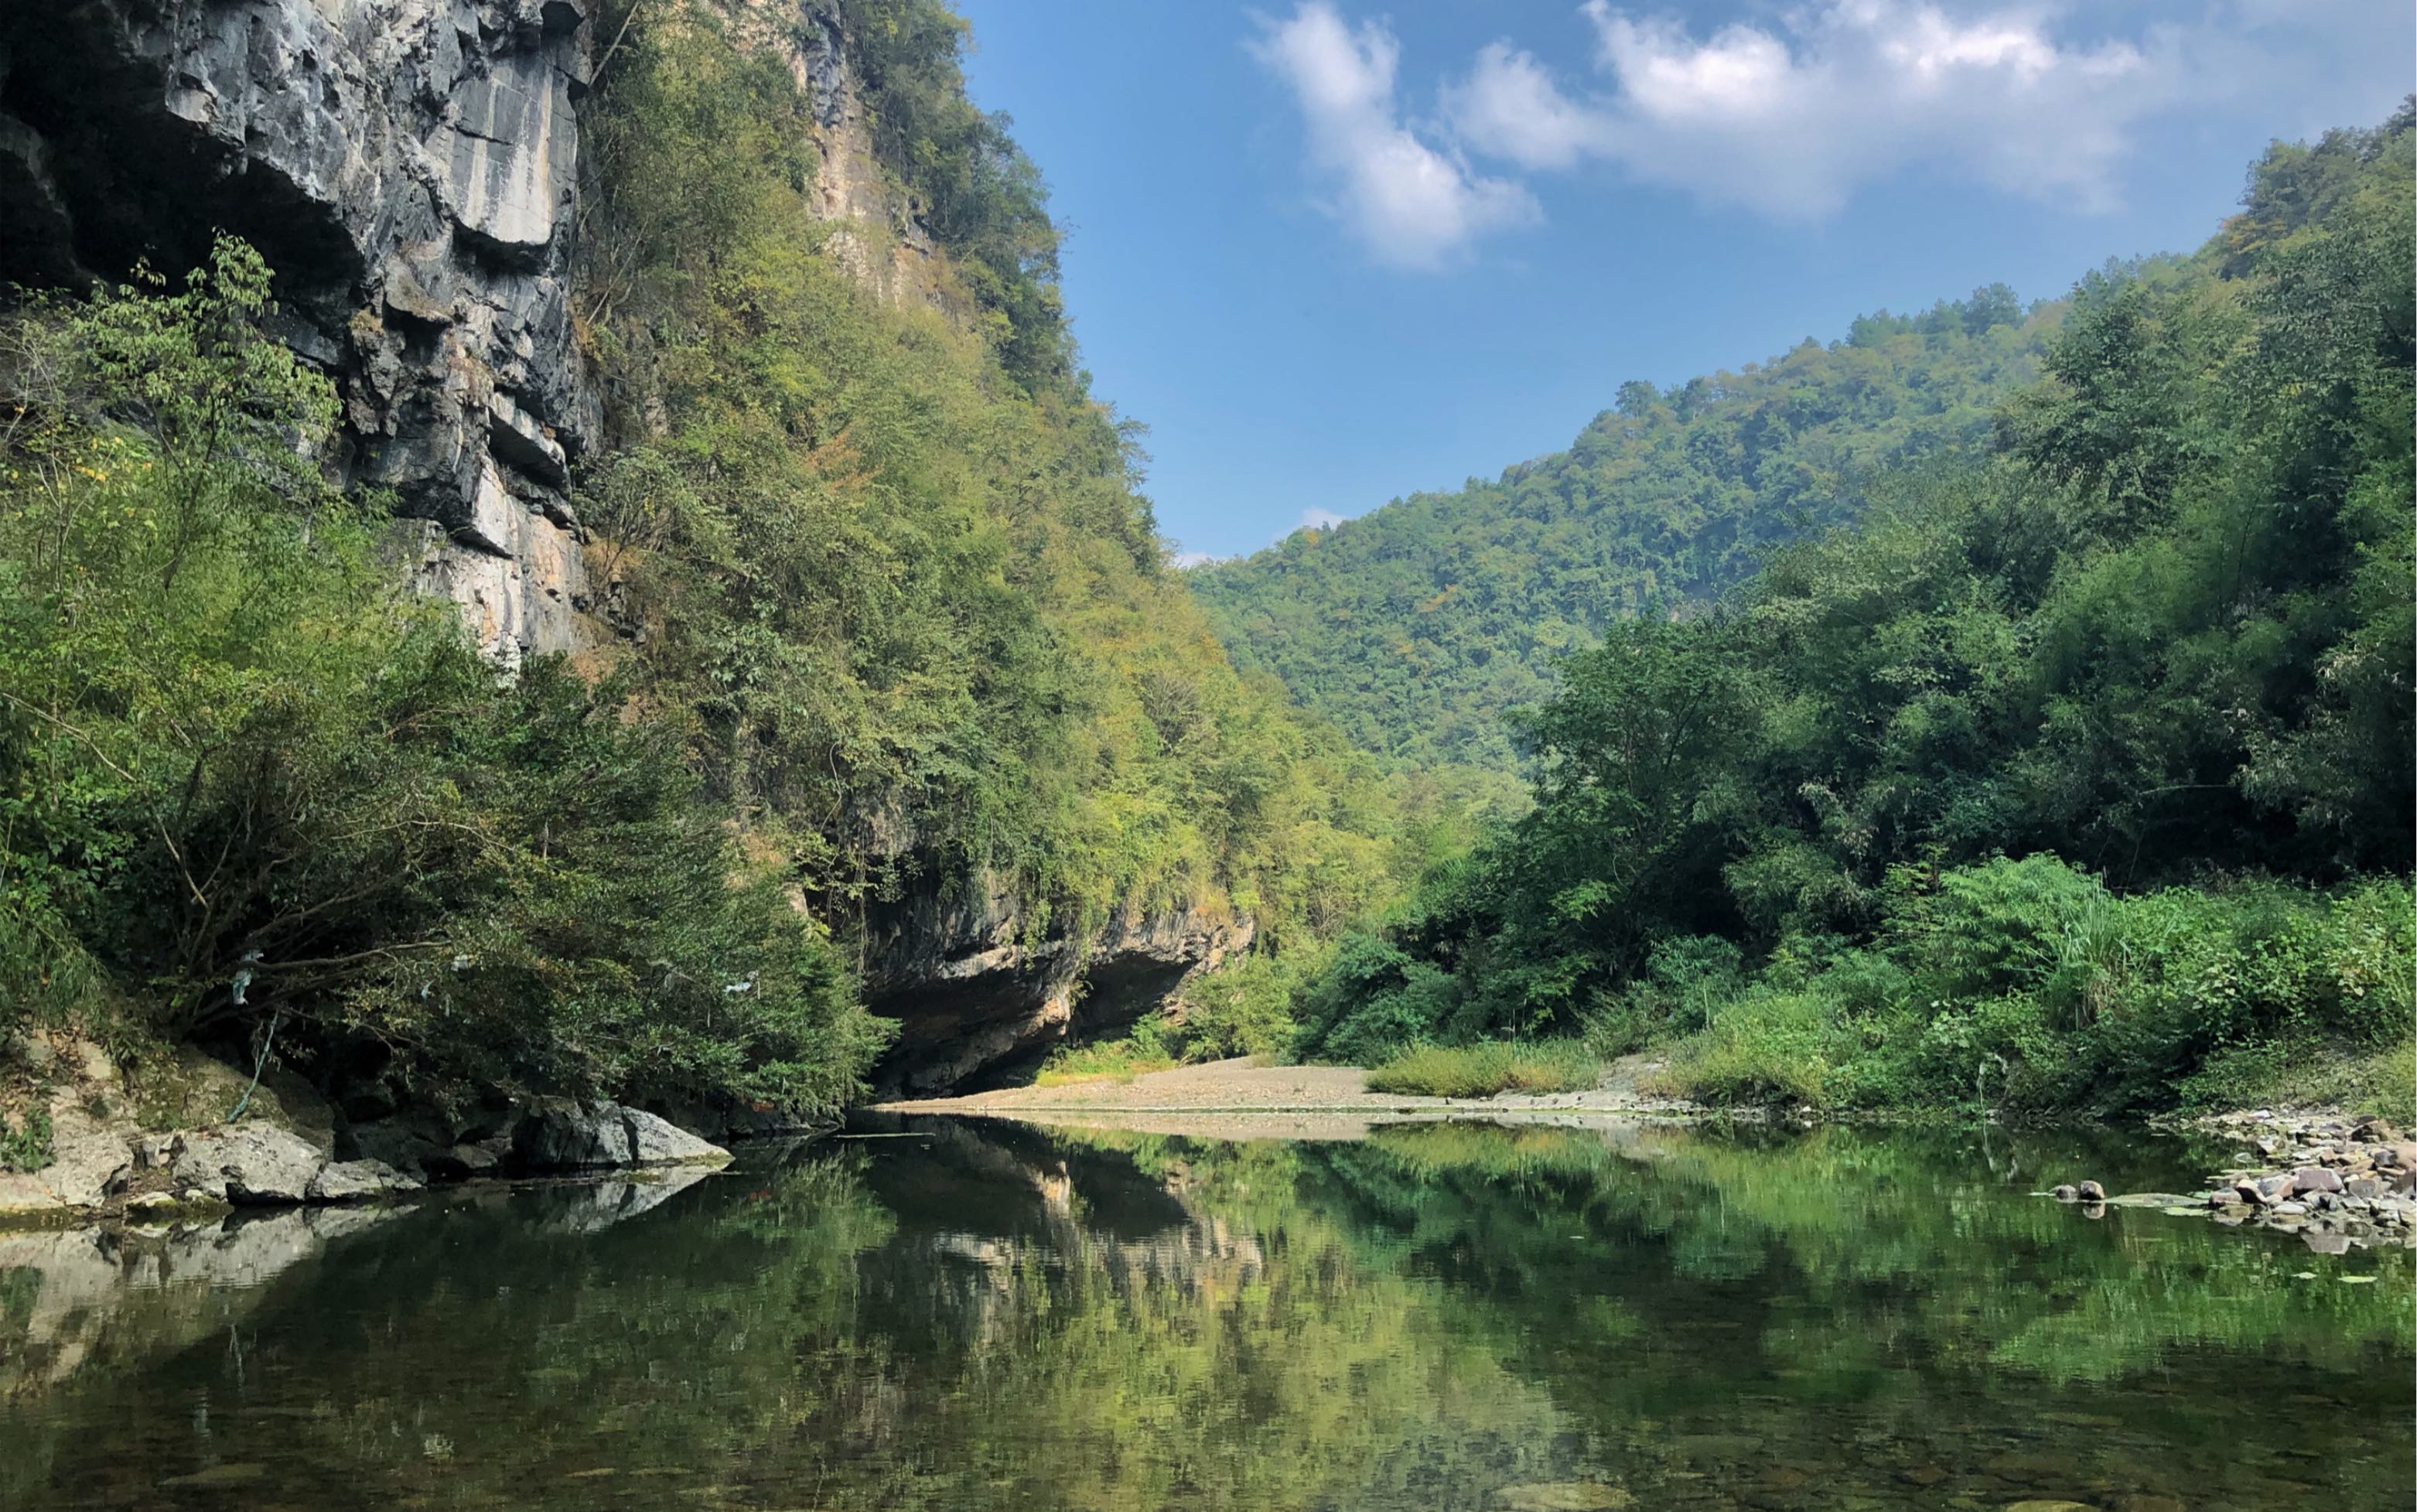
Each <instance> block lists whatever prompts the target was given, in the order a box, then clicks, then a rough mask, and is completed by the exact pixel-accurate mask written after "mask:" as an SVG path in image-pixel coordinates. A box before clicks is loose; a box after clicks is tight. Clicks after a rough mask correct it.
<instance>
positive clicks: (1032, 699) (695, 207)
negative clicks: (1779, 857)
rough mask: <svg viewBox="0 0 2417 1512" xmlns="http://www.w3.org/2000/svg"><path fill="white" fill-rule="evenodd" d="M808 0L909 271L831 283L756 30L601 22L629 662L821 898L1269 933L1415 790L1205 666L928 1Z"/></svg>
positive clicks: (1226, 669)
mask: <svg viewBox="0 0 2417 1512" xmlns="http://www.w3.org/2000/svg"><path fill="white" fill-rule="evenodd" d="M844 10H845V14H846V16H847V17H848V18H849V19H848V29H847V37H846V41H847V46H848V48H849V50H850V51H849V57H850V60H851V64H852V67H854V68H857V69H858V70H859V71H860V72H861V74H862V75H863V77H864V80H865V88H866V92H867V93H866V104H867V110H868V112H869V113H870V114H871V115H872V117H873V119H874V126H875V131H874V141H875V145H876V147H877V149H878V151H879V153H880V156H881V159H882V162H883V165H884V166H885V167H886V168H887V169H888V170H889V172H891V173H892V174H895V175H896V176H897V177H898V178H899V179H900V180H901V181H902V183H903V184H904V187H905V189H907V190H909V191H910V199H911V204H912V205H913V207H914V210H915V213H916V214H918V215H920V217H922V218H923V219H924V220H925V221H926V222H927V223H928V225H929V228H930V229H931V230H932V232H933V233H934V237H935V248H936V249H935V251H934V252H933V253H932V254H931V259H930V261H929V262H928V263H927V264H924V265H921V268H920V279H921V280H922V281H925V282H927V283H928V286H929V288H928V292H929V295H930V297H929V298H921V297H917V296H916V295H915V294H914V293H912V292H909V293H907V294H906V295H904V296H902V297H900V298H899V299H897V300H896V302H894V303H893V302H889V301H886V300H885V299H884V298H883V297H882V291H881V290H879V289H876V288H870V287H868V286H867V284H868V280H866V279H864V278H863V277H861V276H860V274H859V268H858V263H859V260H860V259H862V258H863V257H865V256H867V255H876V256H881V257H886V256H887V255H888V251H887V250H886V249H882V248H881V247H879V246H878V245H877V243H878V242H879V238H880V236H881V235H882V234H883V233H882V228H880V227H879V226H874V227H867V226H864V225H863V224H861V223H857V222H842V223H834V222H831V221H828V220H826V219H822V218H821V217H820V216H819V215H818V213H817V211H818V202H817V200H816V197H815V195H816V190H815V189H814V186H813V181H812V171H813V158H814V154H813V152H812V151H811V150H807V149H802V148H801V146H800V144H801V143H802V142H803V141H804V139H805V132H806V130H807V129H808V126H809V122H808V121H807V110H806V106H805V103H804V101H803V99H802V97H801V96H800V94H799V92H798V86H797V84H796V83H795V81H794V80H793V78H792V76H791V74H790V73H789V71H788V67H787V64H786V62H785V60H784V59H783V58H782V57H781V56H780V55H778V53H775V52H771V51H767V50H763V49H760V48H756V47H752V46H749V45H742V41H743V38H742V37H741V36H740V35H738V34H737V32H735V31H734V29H733V28H734V25H735V23H729V22H725V21H724V20H722V19H721V18H719V17H718V16H717V15H716V13H714V12H713V11H712V10H710V9H709V8H682V9H676V10H671V11H666V12H662V13H660V14H658V15H656V16H654V17H653V18H651V19H650V20H649V21H648V22H647V23H646V24H644V25H643V26H642V27H641V28H639V29H638V30H636V31H633V32H632V34H631V39H630V41H629V42H628V44H627V45H626V47H625V49H624V51H623V53H621V54H620V55H619V56H618V57H617V58H616V61H615V62H614V65H613V67H612V69H611V70H610V72H609V73H608V74H607V76H606V77H605V79H604V81H603V83H602V85H601V87H600V92H599V95H598V98H597V100H596V102H595V105H594V107H593V109H592V112H591V114H590V117H589V121H588V129H589V135H588V142H589V151H588V153H587V159H586V160H587V161H588V163H589V165H590V169H591V172H592V174H593V180H592V183H591V185H590V187H589V199H588V203H589V204H590V205H591V207H592V218H593V226H592V234H591V239H592V240H593V242H594V243H595V245H596V247H597V249H598V251H597V252H596V254H595V256H594V259H593V262H592V265H591V266H590V268H589V269H588V270H587V272H586V276H585V288H586V291H587V299H586V309H587V310H588V312H589V314H588V329H589V333H590V337H591V340H592V341H593V344H594V347H595V350H596V352H597V354H598V355H599V357H600V361H601V364H602V367H603V370H604V372H605V374H606V378H607V385H608V393H609V395H610V397H611V401H612V405H611V416H610V419H611V431H612V433H613V436H614V438H615V442H616V446H615V448H614V450H613V451H612V453H611V455H609V456H608V457H606V458H604V459H603V460H602V461H601V462H600V464H599V465H598V466H597V467H596V468H594V469H593V470H592V471H591V472H590V473H589V475H588V480H587V488H586V495H585V499H584V500H583V502H582V511H583V514H584V516H585V519H586V521H587V522H588V523H589V524H590V525H592V526H593V527H595V529H596V530H597V532H598V534H599V536H600V538H601V540H602V542H603V543H604V544H603V545H602V546H601V547H600V562H599V566H600V570H601V571H602V572H603V573H604V574H605V575H606V576H607V577H608V578H609V579H611V580H613V581H615V582H616V583H617V585H618V587H617V592H618V594H619V595H620V613H621V615H622V617H623V619H624V622H625V624H626V625H627V626H628V627H630V629H631V632H632V633H633V636H634V640H633V642H632V643H631V647H630V651H629V655H628V656H627V658H625V665H626V667H627V669H628V672H629V673H630V675H631V678H632V680H633V687H634V688H636V690H637V693H638V696H639V698H640V700H641V702H642V703H644V704H645V705H646V707H647V708H649V709H650V710H653V711H656V712H658V713H659V714H660V715H661V717H662V718H666V719H669V720H673V721H675V722H676V723H678V724H679V725H680V727H681V728H682V730H683V732H684V735H685V739H686V741H687V745H688V750H689V754H690V759H691V761H692V764H694V765H695V767H696V768H697V769H698V770H699V771H700V772H701V773H702V774H703V779H704V783H705V792H706V794H707V796H708V797H709V798H710V799H711V800H712V801H713V802H715V803H716V804H718V805H720V806H721V807H722V810H723V811H724V812H725V813H727V814H729V815H730V816H731V817H732V818H733V819H734V820H735V822H736V824H737V827H738V828H739V829H740V830H741V831H743V832H744V834H745V835H746V837H747V842H748V844H749V846H750V848H751V851H752V853H754V854H762V855H765V856H768V857H772V858H777V862H778V864H779V865H781V866H783V868H785V869H786V870H787V874H788V875H790V876H791V877H792V878H793V879H794V880H795V881H796V882H797V883H798V885H800V887H801V888H802V889H803V891H804V893H805V896H806V897H807V899H808V900H810V901H811V903H812V904H813V908H814V909H815V911H816V913H817V915H819V916H821V917H824V918H827V919H828V920H830V921H832V922H833V924H834V925H835V926H836V927H839V928H842V929H846V928H848V927H850V926H852V925H854V924H855V923H857V922H858V921H859V920H860V919H862V918H864V917H866V916H867V915H869V914H871V913H873V912H874V911H876V910H878V909H879V908H881V907H882V906H883V905H885V904H887V903H889V902H892V901H895V900H899V899H901V898H903V897H904V896H906V895H907V894H908V893H910V892H911V891H915V890H945V889H948V888H951V887H958V886H965V885H973V884H974V882H975V881H976V879H980V878H995V879H997V880H998V881H1000V882H1001V883H1002V884H1003V885H1005V886H1006V887H1007V888H1008V889H1009V890H1010V892H1011V894H1012V895H1013V896H1015V897H1016V898H1017V899H1019V900H1021V901H1022V902H1023V904H1024V905H1026V915H1027V917H1028V919H1029V922H1030V927H1031V929H1032V930H1035V931H1036V932H1038V931H1042V930H1050V931H1065V932H1072V933H1075V934H1078V935H1079V934H1081V933H1083V932H1085V931H1087V930H1091V929H1093V928H1095V927H1097V926H1098V925H1100V924H1101V923H1102V922H1103V921H1104V920H1105V919H1107V918H1108V917H1110V916H1111V915H1115V914H1116V913H1117V912H1119V911H1123V912H1126V913H1128V914H1144V913H1148V912H1152V911H1156V910H1162V909H1167V908H1172V907H1177V906H1192V907H1197V908H1201V909H1204V910H1207V911H1209V912H1211V913H1214V912H1216V911H1219V910H1231V911H1233V912H1235V913H1240V914H1248V915H1253V916H1254V918H1255V919H1256V921H1257V923H1258V925H1259V927H1260V929H1261V931H1262V938H1263V942H1264V944H1265V945H1267V947H1268V948H1270V949H1277V950H1281V949H1286V948H1292V947H1295V946H1300V947H1306V946H1308V945H1310V944H1311V942H1312V941H1313V940H1314V939H1315V937H1317V936H1319V935H1322V934H1325V933H1329V932H1331V931H1332V930H1336V929H1338V928H1340V927H1342V926H1343V925H1345V924H1346V923H1348V922H1350V921H1352V920H1354V919H1355V918H1358V917H1360V916H1361V915H1363V914H1365V913H1366V912H1367V911H1368V910H1369V909H1370V908H1371V907H1372V906H1373V905H1374V904H1375V903H1376V902H1377V901H1379V900H1381V899H1383V898H1384V897H1385V896H1387V894H1388V892H1389V890H1390V889H1392V888H1394V887H1396V886H1397V885H1398V884H1397V883H1395V882H1394V881H1393V879H1394V878H1395V877H1397V876H1406V875H1408V874H1410V873H1411V872H1412V871H1413V870H1414V869H1415V868H1416V867H1417V866H1418V865H1419V864H1421V862H1422V861H1423V860H1424V859H1425V856H1424V854H1423V853H1422V852H1421V849H1420V847H1421V844H1422V843H1423V841H1422V840H1421V839H1420V833H1421V832H1419V831H1417V830H1416V828H1415V826H1412V827H1411V829H1409V830H1407V831H1406V830H1405V818H1406V815H1407V816H1409V817H1413V818H1414V817H1415V816H1416V810H1417V809H1419V808H1420V806H1421V803H1422V802H1423V801H1424V800H1422V799H1421V798H1420V797H1419V796H1418V792H1417V791H1415V790H1414V789H1413V786H1412V785H1410V784H1407V783H1394V782H1389V781H1387V780H1383V779H1380V777H1379V774H1378V773H1377V771H1376V767H1375V765H1374V764H1373V763H1372V762H1370V761H1369V759H1368V758H1367V757H1365V756H1363V755H1361V754H1360V753H1358V752H1356V751H1354V750H1353V749H1351V748H1349V747H1348V745H1347V744H1346V743H1345V741H1344V740H1343V739H1342V738H1341V737H1340V735H1338V734H1337V733H1334V732H1333V731H1332V730H1331V729H1330V728H1329V727H1327V726H1326V725H1324V724H1322V723H1319V722H1315V721H1312V720H1308V719H1304V718H1299V717H1297V716H1296V715H1295V714H1294V713H1293V712H1292V711H1291V710H1290V709H1289V708H1288V707H1287V705H1286V702H1285V696H1284V693H1283V690H1282V689H1281V688H1280V687H1278V686H1277V685H1276V684H1274V683H1273V681H1272V680H1271V679H1267V678H1264V677H1262V678H1257V679H1252V678H1246V677H1243V676H1241V675H1239V673H1237V672H1236V671H1235V669H1234V668H1233V666H1232V665H1231V663H1230V662H1229V661H1228V660H1227V659H1226V657H1225V655H1224V652H1223V650H1222V649H1221V648H1220V647H1219V645H1218V643H1217V642H1216V640H1215V638H1214V637H1213V636H1212V635H1211V634H1210V633H1209V630H1208V627H1207V624H1206V622H1205V621H1204V619H1203V617H1202V615H1201V613H1200V612H1199V610H1198V609H1197V607H1196V606H1195V605H1194V604H1193V600H1192V598H1191V597H1190V595H1189V594H1188V593H1187V591H1186V589H1185V587H1184V584H1183V582H1181V580H1180V579H1179V578H1178V576H1177V575H1175V574H1174V573H1172V572H1170V571H1169V570H1168V569H1167V567H1165V565H1164V562H1163V547H1162V544H1161V541H1160V539H1159V537H1158V533H1157V530H1156V526H1155V522H1153V520H1152V518H1151V516H1150V512H1149V507H1148V502H1147V500H1145V499H1144V498H1143V497H1142V496H1141V495H1140V494H1139V493H1138V492H1137V491H1136V488H1135V478H1134V472H1133V462H1134V451H1133V440H1134V438H1133V434H1132V430H1131V429H1130V428H1129V427H1127V426H1125V425H1123V424H1121V423H1120V422H1119V421H1118V420H1117V417H1116V416H1115V415H1114V414H1113V413H1112V412H1111V411H1110V410H1109V409H1108V408H1107V407H1106V406H1105V405H1103V404H1102V403H1100V402H1099V401H1096V400H1094V399H1093V398H1092V397H1091V396H1090V395H1089V393H1088V392H1087V388H1086V386H1085V384H1084V381H1083V380H1082V379H1081V378H1080V377H1079V376H1078V375H1077V374H1075V373H1074V372H1073V371H1072V367H1071V362H1070V361H1069V360H1067V359H1066V354H1068V353H1070V352H1071V350H1072V348H1071V343H1070V341H1069V340H1068V337H1067V333H1066V330H1065V327H1064V325H1063V322H1062V319H1061V318H1060V316H1059V314H1058V312H1057V308H1056V292H1055V275H1054V265H1053V264H1052V262H1051V258H1052V256H1053V252H1052V250H1051V249H1052V248H1053V247H1054V233H1052V232H1050V231H1049V230H1048V226H1047V221H1046V217H1045V213H1044V212H1043V211H1042V209H1041V200H1040V192H1039V189H1038V187H1037V184H1036V182H1035V181H1034V180H1033V178H1032V176H1031V174H1030V172H1029V169H1028V166H1027V165H1026V164H1024V162H1023V160H1022V159H1021V158H1020V157H1018V156H1017V155H1016V154H1015V153H1014V152H1013V150H1012V147H1011V144H1008V142H1007V139H1006V138H1005V136H1004V134H1003V129H1002V128H1001V126H1000V124H999V123H997V122H996V121H992V120H989V119H987V118H984V117H980V116H979V115H978V114H975V113H972V108H971V107H970V106H969V105H967V104H966V103H965V100H964V98H963V96H962V88H961V85H962V81H961V79H960V78H959V76H958V73H957V66H956V61H955V59H956V53H955V49H956V47H957V45H958V38H959V35H960V30H961V28H960V27H959V25H958V23H955V21H954V20H953V18H951V17H950V16H948V14H947V13H946V11H945V10H944V9H942V8H939V7H936V6H934V5H930V4H927V3H922V0H917V3H913V4H905V3H890V4H881V5H874V4H851V5H850V6H848V7H846V8H844ZM869 248H870V249H872V250H871V252H868V249H869ZM874 281H878V280H874ZM967 290H970V291H971V297H970V298H967V297H965V293H966V291H967ZM1052 354H1054V355H1052Z"/></svg>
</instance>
